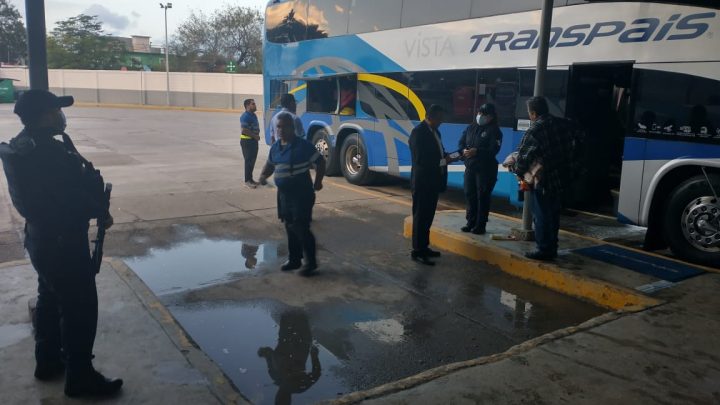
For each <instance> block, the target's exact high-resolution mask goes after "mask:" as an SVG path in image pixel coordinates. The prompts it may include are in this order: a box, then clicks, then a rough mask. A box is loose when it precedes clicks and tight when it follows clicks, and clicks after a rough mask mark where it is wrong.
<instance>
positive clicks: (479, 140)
mask: <svg viewBox="0 0 720 405" xmlns="http://www.w3.org/2000/svg"><path fill="white" fill-rule="evenodd" d="M501 145H502V132H500V127H499V126H498V123H497V113H496V111H495V105H493V104H483V105H482V106H481V107H480V109H479V111H478V113H477V116H476V117H475V122H473V123H472V124H470V125H468V127H467V128H466V129H465V131H464V132H463V135H462V137H461V138H460V142H459V144H458V147H459V150H460V152H461V153H462V159H463V161H464V162H465V183H464V185H465V187H464V188H465V200H466V202H467V208H466V214H465V219H466V220H467V223H466V225H465V226H463V227H462V228H461V230H462V231H463V232H472V233H474V234H476V235H482V234H484V233H485V227H486V224H487V221H488V214H489V212H490V200H491V196H492V191H493V188H495V182H497V173H498V161H497V159H496V158H495V156H496V155H497V153H498V152H499V151H500V146H501Z"/></svg>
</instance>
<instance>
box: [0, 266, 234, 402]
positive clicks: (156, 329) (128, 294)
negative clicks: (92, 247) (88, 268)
mask: <svg viewBox="0 0 720 405" xmlns="http://www.w3.org/2000/svg"><path fill="white" fill-rule="evenodd" d="M0 275H2V279H3V282H2V283H1V284H0V307H1V308H2V313H3V317H2V322H0V364H2V370H3V372H2V378H0V403H2V404H8V405H9V404H40V403H42V404H72V403H87V402H88V399H92V398H87V399H77V400H76V399H70V398H67V397H65V395H64V393H63V386H64V378H63V377H62V376H60V377H59V378H58V379H56V380H53V381H48V382H39V381H37V380H35V379H34V378H33V370H34V365H35V361H34V357H33V352H34V340H33V337H32V326H31V323H30V315H29V311H28V301H29V300H30V299H31V298H33V297H34V296H35V295H36V289H37V275H36V273H35V271H34V270H33V268H32V266H31V265H30V263H29V262H28V261H26V260H25V261H15V262H8V263H4V264H0ZM97 286H98V299H99V302H100V305H99V308H98V309H99V317H98V331H97V337H96V339H95V350H94V354H95V360H94V364H95V367H96V368H97V369H98V370H99V371H100V372H102V373H104V374H105V375H107V376H108V377H119V378H122V379H123V380H124V382H125V383H124V385H123V388H122V390H121V391H120V393H119V394H118V395H117V396H115V397H111V398H107V400H106V401H103V402H106V403H111V404H246V403H248V402H247V401H245V399H244V398H243V397H242V396H241V395H240V394H238V393H237V392H236V391H235V389H234V388H233V386H232V384H231V383H230V381H229V380H228V379H227V378H226V377H225V375H224V374H223V373H222V371H221V370H220V368H219V367H218V366H217V365H216V364H215V363H213V362H212V361H211V360H210V359H209V358H208V357H207V356H205V354H204V353H203V352H202V351H201V350H200V349H198V348H197V347H196V346H195V345H194V344H193V343H192V342H190V341H189V339H188V338H187V336H186V335H185V333H184V332H183V330H182V329H181V328H180V326H179V325H178V324H177V323H176V322H175V320H174V319H173V317H172V316H171V315H170V313H169V312H168V311H167V309H165V307H164V306H163V305H162V304H161V303H160V302H159V301H158V300H157V298H156V297H155V295H154V294H153V293H152V292H151V291H150V290H149V289H148V288H147V287H146V286H145V284H144V283H143V282H142V281H141V280H140V279H139V278H138V277H137V276H136V275H135V273H133V272H132V270H130V269H129V268H128V267H127V266H125V265H124V264H123V263H122V262H121V261H119V260H114V259H110V260H105V261H104V263H103V267H102V269H101V270H100V273H99V274H98V276H97Z"/></svg>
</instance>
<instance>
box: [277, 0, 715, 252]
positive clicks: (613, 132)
mask: <svg viewBox="0 0 720 405" xmlns="http://www.w3.org/2000/svg"><path fill="white" fill-rule="evenodd" d="M541 4H542V2H541V1H538V0H503V1H492V0H453V1H451V2H438V1H436V0H285V1H283V0H274V1H270V3H269V4H268V6H267V8H266V13H265V29H264V45H263V49H264V69H263V74H264V94H265V97H264V110H265V111H266V115H265V126H266V128H268V126H269V123H270V118H271V116H272V115H273V113H274V112H275V111H276V110H277V109H278V101H279V99H280V96H281V95H282V94H284V93H291V94H293V95H294V96H295V98H296V100H297V114H298V115H299V116H300V117H301V119H302V122H303V124H304V126H305V130H306V136H307V139H308V140H310V141H311V142H313V143H314V144H315V146H316V147H317V149H318V150H319V151H320V152H322V153H323V155H324V156H325V158H326V159H327V163H328V171H329V173H330V174H331V175H343V176H344V177H345V178H346V179H347V180H348V181H349V182H350V183H353V184H359V185H362V184H369V183H371V182H372V181H373V179H374V178H375V177H376V174H377V173H386V174H390V175H393V176H399V177H409V175H410V169H411V159H410V151H409V148H408V137H409V135H410V132H411V130H412V128H413V127H414V126H415V125H417V124H418V123H419V122H420V120H422V119H423V118H424V116H425V111H426V108H427V107H428V106H429V105H431V104H440V105H443V106H444V107H445V108H446V110H447V111H448V114H447V120H446V122H445V123H444V124H443V125H442V126H441V127H440V132H441V133H442V142H443V144H444V146H445V148H446V150H448V151H453V150H456V149H457V148H458V146H457V145H458V140H459V138H460V136H461V134H462V131H463V130H464V129H465V128H466V126H467V125H468V124H469V123H470V122H472V120H473V118H474V116H475V113H476V111H477V109H478V107H479V106H480V105H482V104H483V103H494V104H495V106H496V107H497V112H498V122H499V124H500V126H501V130H502V133H503V143H502V149H501V150H500V152H499V154H498V160H499V161H502V160H503V159H504V157H505V156H507V155H508V154H510V153H511V152H512V151H514V150H515V149H516V148H517V146H518V144H519V142H520V139H521V138H522V136H523V133H524V131H525V130H526V129H527V128H528V126H529V125H530V122H529V121H528V117H527V110H526V107H525V101H526V100H527V99H528V98H529V97H531V96H532V93H533V85H534V79H535V63H536V59H537V49H538V41H539V33H538V29H539V22H540V17H541V10H540V8H541ZM719 5H720V2H718V1H715V0H712V1H708V0H695V1H684V2H681V1H675V2H665V1H655V2H653V1H613V2H608V1H603V2H600V1H586V0H555V2H554V9H553V24H552V28H551V35H550V55H549V63H548V66H549V67H548V73H547V77H546V85H545V88H546V90H545V96H546V98H547V99H548V101H549V103H550V109H551V113H552V114H553V115H555V116H560V117H566V118H568V119H571V120H573V121H575V122H577V123H579V124H580V125H582V127H583V128H584V130H585V132H586V136H585V142H584V146H585V148H584V150H583V151H582V152H581V153H579V154H580V155H581V156H579V158H581V159H583V160H584V162H585V164H584V167H586V168H587V170H585V171H584V172H583V173H582V178H581V179H580V181H578V183H577V184H576V186H575V187H573V189H572V190H571V192H570V193H571V194H572V196H571V197H572V200H573V201H574V205H575V206H577V207H581V208H585V209H595V210H598V211H602V210H603V209H608V207H614V208H613V209H612V211H613V213H614V214H616V216H617V218H618V219H619V220H620V221H621V222H623V223H627V224H634V225H638V226H643V227H647V228H648V229H647V232H646V237H645V248H646V249H648V250H654V249H664V248H666V247H670V248H671V249H672V251H673V252H674V253H675V254H676V255H678V256H679V257H682V258H684V259H686V260H689V261H692V262H696V263H702V264H706V265H710V266H720V200H719V199H718V194H719V193H720V10H719V8H720V6H719ZM267 133H268V132H267V131H266V134H267ZM267 137H268V136H267V135H266V138H267ZM266 140H267V141H269V139H266ZM463 173H464V166H463V165H462V163H455V164H453V165H450V166H449V175H448V182H449V185H450V186H451V187H457V188H461V187H462V185H463ZM493 193H494V195H495V196H500V197H505V198H507V199H509V201H510V202H511V203H513V204H518V186H517V180H516V178H515V176H514V175H513V174H512V173H508V171H507V170H506V169H503V168H502V167H501V168H500V173H499V175H498V182H497V185H496V187H495V190H494V192H493Z"/></svg>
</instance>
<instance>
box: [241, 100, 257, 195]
mask: <svg viewBox="0 0 720 405" xmlns="http://www.w3.org/2000/svg"><path fill="white" fill-rule="evenodd" d="M244 105H245V112H244V113H243V115H241V116H240V127H241V131H242V134H241V135H240V147H241V148H242V154H243V159H245V185H246V186H248V187H250V188H255V187H257V183H255V180H253V170H254V169H255V160H256V159H257V154H258V141H259V140H260V123H259V122H258V119H257V115H255V112H256V111H257V105H255V100H253V99H251V98H249V99H247V100H245V102H244Z"/></svg>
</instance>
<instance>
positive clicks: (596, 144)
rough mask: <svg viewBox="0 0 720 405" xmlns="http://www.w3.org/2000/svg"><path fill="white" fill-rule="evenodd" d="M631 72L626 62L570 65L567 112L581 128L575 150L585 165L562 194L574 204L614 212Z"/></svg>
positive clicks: (626, 124)
mask: <svg viewBox="0 0 720 405" xmlns="http://www.w3.org/2000/svg"><path fill="white" fill-rule="evenodd" d="M632 73H633V65H632V63H629V62H627V63H626V62H618V63H592V64H575V65H572V66H571V67H570V84H569V88H568V103H567V113H566V114H567V117H568V118H570V119H572V120H573V121H575V122H576V123H578V124H579V125H580V126H581V127H582V128H583V129H584V130H585V134H586V138H585V142H584V148H583V151H582V152H581V156H577V158H579V159H582V161H583V162H584V164H583V166H584V167H585V168H586V170H585V172H584V173H583V174H582V176H581V178H579V179H578V181H577V183H576V184H575V186H574V188H573V190H571V191H570V192H569V193H570V194H571V195H568V196H567V197H568V201H571V204H572V205H574V206H575V207H576V208H582V209H589V210H592V211H595V212H602V213H607V214H611V215H615V214H616V211H617V199H618V196H619V190H620V174H621V172H622V159H623V146H624V140H625V134H626V133H628V131H629V130H630V129H631V126H630V125H629V121H628V119H629V116H630V114H629V99H630V89H631V82H632Z"/></svg>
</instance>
